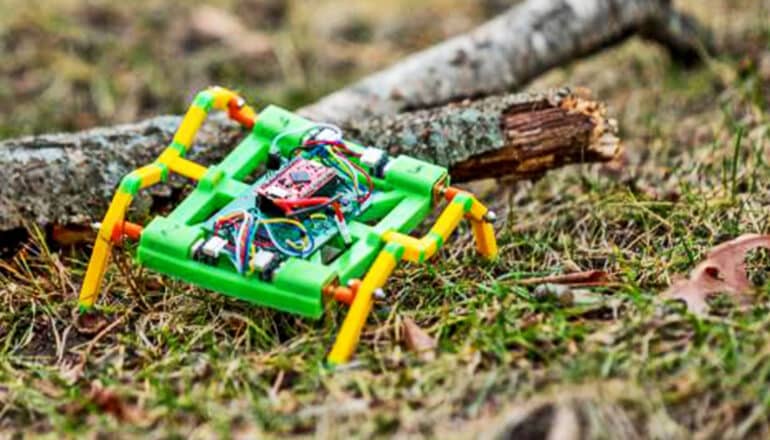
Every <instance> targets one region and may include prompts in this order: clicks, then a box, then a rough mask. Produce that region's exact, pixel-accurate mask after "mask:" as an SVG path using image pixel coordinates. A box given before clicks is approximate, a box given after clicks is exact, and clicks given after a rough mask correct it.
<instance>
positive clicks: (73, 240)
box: [51, 224, 96, 246]
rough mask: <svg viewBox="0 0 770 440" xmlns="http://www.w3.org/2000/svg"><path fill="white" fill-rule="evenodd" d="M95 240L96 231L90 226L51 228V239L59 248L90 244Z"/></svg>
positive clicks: (57, 226)
mask: <svg viewBox="0 0 770 440" xmlns="http://www.w3.org/2000/svg"><path fill="white" fill-rule="evenodd" d="M95 238H96V231H95V230H94V229H93V228H92V227H91V226H90V225H79V224H66V225H62V224H54V225H53V226H52V227H51V239H52V240H53V241H54V242H56V244H58V245H60V246H75V245H79V244H83V243H92V242H93V241H94V239H95Z"/></svg>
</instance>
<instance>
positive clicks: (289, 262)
mask: <svg viewBox="0 0 770 440" xmlns="http://www.w3.org/2000/svg"><path fill="white" fill-rule="evenodd" d="M212 109H216V110H221V111H226V112H227V114H228V116H229V118H230V119H232V120H234V121H236V122H237V123H239V124H240V125H241V126H242V127H243V129H244V130H245V136H244V138H243V139H242V140H241V142H240V143H239V144H238V145H237V146H236V147H235V148H234V149H233V150H232V151H231V152H230V153H229V154H228V155H227V156H226V157H225V158H224V159H223V160H222V161H221V162H220V163H219V164H216V165H211V166H208V167H206V166H203V165H201V164H198V163H195V162H193V161H191V160H189V159H186V158H185V155H186V153H187V152H188V151H189V149H190V148H191V146H192V145H193V140H194V137H195V134H196V132H197V131H198V130H199V128H200V127H201V125H202V124H203V123H204V121H205V119H206V117H207V116H208V114H209V112H210V111H211V110H212ZM259 171H261V174H260V175H259V177H257V179H256V180H255V181H254V182H253V183H246V182H245V180H246V179H247V178H248V176H251V175H253V174H254V173H255V172H259ZM172 173H174V174H178V175H180V176H183V177H186V178H188V179H191V180H193V181H195V182H197V184H196V186H195V189H194V190H193V191H192V192H191V193H190V194H189V195H188V196H187V197H186V198H185V199H184V200H183V201H182V202H181V203H180V204H179V205H178V206H177V207H176V208H175V209H174V210H173V211H171V212H170V213H169V214H168V215H167V216H157V217H155V218H154V219H152V220H151V221H150V222H149V223H148V224H147V225H145V226H141V225H138V224H135V223H131V222H129V221H127V220H126V214H127V210H128V208H129V205H130V204H131V201H132V199H133V197H135V196H136V194H137V193H138V192H139V191H141V190H143V189H145V188H148V187H150V186H153V185H156V184H160V183H162V182H165V181H167V179H168V178H169V176H170V175H171V174H172ZM442 205H444V207H443V211H442V212H441V214H440V215H439V216H438V218H437V220H436V222H435V224H433V226H432V227H431V228H430V230H429V232H428V233H427V234H426V235H425V236H423V237H421V238H417V237H414V236H411V235H408V234H409V233H410V232H411V231H414V230H415V229H416V228H417V227H418V226H420V225H421V223H422V222H423V221H424V220H425V219H426V218H427V217H428V216H429V215H431V214H432V213H433V212H434V210H436V209H437V208H439V207H440V206H442ZM463 219H467V220H468V221H469V222H470V226H471V231H472V233H473V236H474V239H475V243H476V249H477V251H478V252H479V253H480V254H481V255H482V256H484V257H486V258H495V257H496V255H497V243H496V240H495V234H494V228H493V222H494V220H495V216H494V213H492V212H491V211H489V210H488V209H487V208H486V207H485V206H484V205H483V204H482V203H481V202H479V201H478V200H477V199H476V198H475V197H474V196H473V195H472V194H470V193H468V192H465V191H462V190H459V189H457V188H455V187H452V186H449V175H448V173H447V170H446V169H445V168H442V167H439V166H436V165H433V164H431V163H428V162H425V161H421V160H417V159H414V158H412V157H409V156H405V155H400V156H397V157H391V156H389V155H388V154H387V153H386V152H385V151H383V150H381V149H378V148H373V147H367V146H362V145H358V144H356V143H354V142H351V141H348V140H345V139H344V138H343V134H342V132H341V130H340V129H339V128H338V127H336V126H333V125H330V124H324V123H317V122H313V121H310V120H307V119H304V118H302V117H300V116H297V115H295V114H293V113H291V112H289V111H287V110H284V109H282V108H279V107H276V106H268V107H267V108H265V109H263V110H262V111H261V112H260V113H259V114H257V113H256V112H255V111H254V110H253V109H252V108H251V107H249V106H248V105H246V104H245V101H244V100H243V99H242V98H241V97H240V96H238V95H237V94H236V93H235V92H233V91H231V90H228V89H225V88H221V87H212V88H209V89H207V90H204V91H202V92H200V93H198V95H196V97H195V99H194V100H193V102H192V104H191V105H190V107H189V109H188V111H187V113H186V114H185V116H184V118H183V120H182V122H181V124H180V126H179V128H178V130H177V132H176V134H175V135H174V138H173V141H172V142H171V144H170V145H169V146H168V147H167V148H166V149H165V150H164V151H163V152H162V153H161V154H160V155H159V156H158V158H157V159H156V160H155V161H154V162H153V163H151V164H149V165H146V166H143V167H141V168H139V169H136V170H134V171H133V172H131V173H130V174H128V175H127V176H125V178H123V180H122V181H121V183H120V185H119V187H118V189H117V190H116V192H115V195H114V197H113V199H112V202H111V204H110V206H109V208H108V210H107V213H106V214H105V216H104V219H103V220H102V221H101V223H100V226H99V232H98V234H97V239H96V242H95V244H94V247H93V251H92V255H91V259H90V262H89V265H88V269H87V272H86V275H85V279H84V281H83V285H82V289H81V292H80V298H79V308H80V310H81V312H87V311H88V310H90V309H91V308H92V307H94V304H95V302H96V300H97V297H98V295H99V292H100V290H101V284H102V279H103V277H104V273H105V270H106V267H107V265H108V263H109V258H110V253H111V251H112V248H113V246H115V245H116V244H120V243H122V242H123V241H124V240H125V239H130V240H133V241H136V242H137V243H138V245H137V247H136V249H137V251H136V261H137V262H138V263H139V264H141V265H143V266H146V267H148V268H150V269H153V270H155V271H158V272H161V273H163V274H166V275H168V276H171V277H175V278H179V279H182V280H184V281H187V282H189V283H192V284H195V285H198V286H201V287H203V288H205V289H209V290H213V291H217V292H221V293H223V294H226V295H230V296H232V297H235V298H239V299H241V300H245V301H249V302H251V303H254V304H257V305H260V306H266V307H272V308H274V309H278V310H281V311H284V312H288V313H294V314H298V315H301V316H305V317H309V318H316V319H317V318H320V317H321V316H322V314H323V312H324V309H325V303H326V302H328V301H337V302H341V303H344V304H348V305H349V306H350V308H349V310H348V312H347V315H346V317H345V320H344V322H343V324H342V327H341V328H340V330H339V332H338V335H337V337H336V340H335V342H334V345H333V347H332V348H331V351H330V352H329V354H328V357H327V361H328V363H329V364H330V365H341V364H345V363H347V362H348V361H349V360H350V358H351V356H352V355H353V353H354V351H355V348H356V346H357V344H358V339H359V336H360V334H361V331H362V329H363V327H364V325H365V322H366V319H367V316H368V315H369V312H370V311H371V309H372V305H373V302H374V299H375V297H377V296H378V294H379V293H381V289H382V287H383V286H384V285H385V283H386V281H387V279H388V277H389V276H390V274H391V273H392V272H393V270H394V269H395V267H396V265H397V264H398V262H400V261H402V260H403V261H408V262H415V263H422V262H425V261H427V260H428V259H430V258H431V257H432V256H433V255H434V254H435V253H436V252H437V250H438V249H439V248H440V247H441V246H442V245H443V244H444V243H446V242H447V240H449V238H450V236H451V234H452V232H453V231H454V230H455V229H456V228H457V226H458V225H459V223H460V222H461V221H462V220H463Z"/></svg>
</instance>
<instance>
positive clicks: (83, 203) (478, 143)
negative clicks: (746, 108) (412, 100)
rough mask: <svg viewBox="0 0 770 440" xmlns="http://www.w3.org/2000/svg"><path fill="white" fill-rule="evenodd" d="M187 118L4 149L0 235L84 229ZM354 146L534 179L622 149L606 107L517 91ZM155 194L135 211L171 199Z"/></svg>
mask: <svg viewBox="0 0 770 440" xmlns="http://www.w3.org/2000/svg"><path fill="white" fill-rule="evenodd" d="M179 121H180V119H179V118H178V117H176V116H163V117H158V118H153V119H150V120H147V121H144V122H141V123H138V124H128V125H121V126H117V127H107V128H97V129H93V130H87V131H83V132H79V133H71V134H65V133H63V134H51V135H43V136H31V137H26V138H21V139H16V140H10V141H6V142H2V143H0V151H2V152H3V154H2V155H0V182H8V184H6V185H2V186H0V231H4V230H5V231H7V230H10V229H14V228H21V227H23V226H25V224H26V223H29V222H34V223H37V224H39V225H52V224H70V223H81V224H83V223H87V222H89V221H92V220H94V219H98V218H100V217H101V216H102V215H103V213H104V210H105V209H106V207H107V206H108V203H109V199H110V197H111V196H112V193H113V191H114V189H115V186H116V185H117V183H118V182H119V181H120V179H121V178H122V176H124V175H125V174H126V173H128V172H130V171H131V170H132V169H134V168H136V167H138V166H141V165H143V164H146V163H148V162H150V161H152V160H153V159H154V158H155V157H156V156H157V154H158V153H159V152H160V151H161V150H162V149H163V148H164V147H165V146H166V145H167V144H168V143H169V142H170V140H171V137H172V136H173V133H174V130H175V129H176V127H177V125H178V123H179ZM240 136H241V132H240V130H239V129H238V128H237V127H235V126H234V125H232V124H231V123H229V122H228V121H227V120H226V119H224V118H221V117H215V118H212V119H211V120H209V122H208V123H207V124H205V125H204V127H203V129H202V130H201V132H200V133H199V136H198V138H197V141H196V145H195V146H194V148H193V149H192V152H191V155H190V157H191V158H192V159H193V160H196V161H198V162H200V163H204V164H207V163H216V162H218V161H219V160H221V159H222V158H223V157H224V156H225V155H226V154H227V152H229V151H230V149H231V148H232V147H233V146H234V145H235V143H236V142H237V141H238V139H239V138H240ZM346 137H347V138H349V139H353V140H357V141H360V142H362V143H364V144H367V145H373V146H377V147H380V148H385V149H387V150H389V151H390V152H391V153H393V154H401V153H405V154H410V155H413V156H416V157H419V158H422V159H426V160H429V161H432V162H435V163H438V164H440V165H443V166H446V167H449V168H450V170H451V174H452V177H453V180H455V181H468V180H473V179H477V178H482V177H494V176H503V175H512V176H514V177H518V178H531V177H534V176H537V175H539V174H542V173H543V172H545V171H546V170H548V169H551V168H554V167H558V166H561V165H563V164H567V163H572V162H581V161H582V162H591V161H607V160H610V159H611V158H613V157H614V156H615V155H616V154H617V153H618V151H619V148H620V147H619V143H618V140H617V137H616V128H615V125H614V124H613V123H612V122H611V121H610V120H609V119H608V118H607V116H606V112H605V109H604V107H603V106H602V105H600V104H598V103H596V102H594V101H590V100H586V99H582V98H580V97H578V96H576V95H575V94H574V93H572V92H570V91H569V90H566V89H562V90H556V91H552V92H549V93H544V94H537V93H535V94H528V93H523V94H512V95H503V96H496V97H489V98H486V99H482V100H476V101H470V100H469V101H465V102H461V103H455V104H450V105H447V106H443V107H437V108H434V109H428V110H421V111H417V112H412V113H405V114H400V115H395V116H390V117H381V118H377V119H370V120H365V121H360V122H353V123H351V124H350V128H349V130H348V131H347V133H346ZM181 185H183V182H182V181H176V180H172V182H171V185H170V188H171V190H172V191H173V189H174V188H179V187H180V186H181ZM168 196H169V193H168V192H165V193H164V192H157V191H156V192H154V193H150V194H149V195H148V196H146V197H145V199H144V203H142V200H139V204H138V206H139V208H138V209H140V210H141V209H145V210H146V209H148V208H149V207H150V206H151V204H152V203H153V202H158V201H162V200H164V199H165V198H168Z"/></svg>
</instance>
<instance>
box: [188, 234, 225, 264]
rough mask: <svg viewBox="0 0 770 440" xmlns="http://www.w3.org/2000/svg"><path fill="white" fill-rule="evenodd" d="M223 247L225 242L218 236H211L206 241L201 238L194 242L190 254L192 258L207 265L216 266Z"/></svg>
mask: <svg viewBox="0 0 770 440" xmlns="http://www.w3.org/2000/svg"><path fill="white" fill-rule="evenodd" d="M225 246H227V240H225V239H224V238H222V237H220V236H218V235H213V236H211V237H209V238H208V239H203V238H201V239H200V240H198V241H196V242H195V244H193V246H192V249H191V253H192V256H193V258H196V259H199V260H201V261H203V262H206V263H208V264H216V262H217V260H218V259H219V255H221V254H222V250H223V249H224V248H225Z"/></svg>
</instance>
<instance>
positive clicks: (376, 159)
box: [359, 147, 388, 178]
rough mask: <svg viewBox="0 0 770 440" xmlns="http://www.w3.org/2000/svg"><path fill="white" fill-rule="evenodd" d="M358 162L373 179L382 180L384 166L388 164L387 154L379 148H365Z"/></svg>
mask: <svg viewBox="0 0 770 440" xmlns="http://www.w3.org/2000/svg"><path fill="white" fill-rule="evenodd" d="M359 160H360V161H361V165H364V166H366V167H368V168H369V170H371V173H372V174H373V175H374V176H375V177H379V178H382V177H383V175H384V174H385V165H387V163H388V153H386V152H385V151H383V150H381V149H379V148H374V147H366V148H364V152H363V153H361V157H360V158H359Z"/></svg>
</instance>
